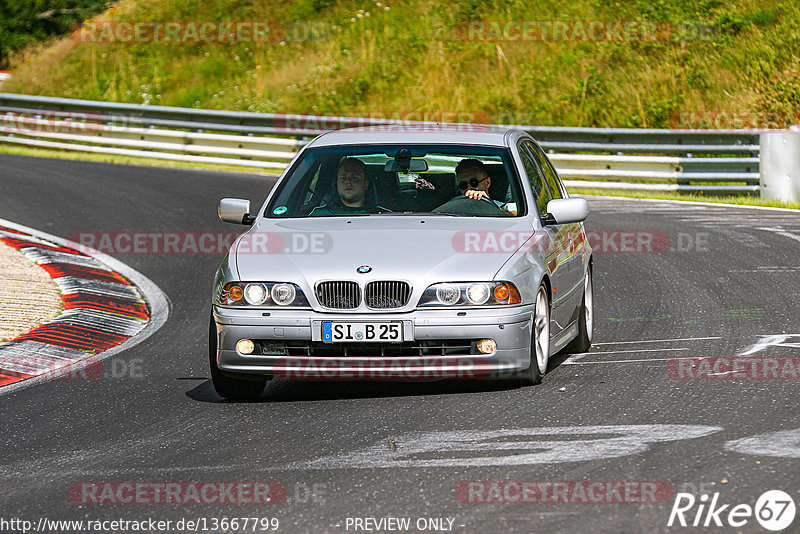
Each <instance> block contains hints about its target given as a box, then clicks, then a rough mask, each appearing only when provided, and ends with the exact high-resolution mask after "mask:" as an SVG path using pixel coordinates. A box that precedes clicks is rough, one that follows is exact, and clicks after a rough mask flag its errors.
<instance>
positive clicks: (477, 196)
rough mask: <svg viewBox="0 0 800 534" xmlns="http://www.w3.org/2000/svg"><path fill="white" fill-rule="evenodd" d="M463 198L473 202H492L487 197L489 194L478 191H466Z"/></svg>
mask: <svg viewBox="0 0 800 534" xmlns="http://www.w3.org/2000/svg"><path fill="white" fill-rule="evenodd" d="M464 196H466V197H467V198H471V199H474V200H480V199H486V200H492V199H491V197H489V193H487V192H486V191H478V190H475V189H468V190H467V191H466V192H465V193H464Z"/></svg>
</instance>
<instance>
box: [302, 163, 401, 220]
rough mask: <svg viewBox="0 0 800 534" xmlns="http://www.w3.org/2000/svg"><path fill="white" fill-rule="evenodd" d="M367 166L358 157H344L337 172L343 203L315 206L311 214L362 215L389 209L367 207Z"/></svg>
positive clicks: (338, 189)
mask: <svg viewBox="0 0 800 534" xmlns="http://www.w3.org/2000/svg"><path fill="white" fill-rule="evenodd" d="M366 170H367V166H366V164H365V163H364V162H363V161H361V160H360V159H357V158H350V157H346V158H342V160H341V161H340V162H339V170H338V171H337V172H336V191H337V193H338V194H339V201H340V203H341V205H337V204H331V205H328V204H324V205H322V206H318V207H316V208H314V209H313V210H312V211H311V213H310V214H309V215H311V216H316V215H349V214H354V215H361V214H368V213H378V212H386V211H389V210H387V209H386V208H382V207H380V206H374V207H367V206H365V205H364V199H365V198H366V195H367V189H369V180H368V179H367V178H366V176H365V174H366Z"/></svg>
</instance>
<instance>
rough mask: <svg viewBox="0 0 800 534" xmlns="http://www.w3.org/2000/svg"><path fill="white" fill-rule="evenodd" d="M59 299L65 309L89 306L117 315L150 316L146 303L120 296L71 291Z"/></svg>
mask: <svg viewBox="0 0 800 534" xmlns="http://www.w3.org/2000/svg"><path fill="white" fill-rule="evenodd" d="M61 300H63V301H64V309H65V310H71V309H74V308H89V309H92V310H99V311H106V312H110V313H116V314H119V315H127V316H128V317H135V318H137V319H149V318H150V312H149V311H148V310H147V304H145V303H144V302H137V301H133V300H130V299H125V298H121V297H109V296H104V295H94V294H91V293H71V294H69V295H62V297H61Z"/></svg>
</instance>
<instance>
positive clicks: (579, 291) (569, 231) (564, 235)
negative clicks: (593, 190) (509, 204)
mask: <svg viewBox="0 0 800 534" xmlns="http://www.w3.org/2000/svg"><path fill="white" fill-rule="evenodd" d="M527 143H528V145H529V146H530V148H531V150H533V151H534V155H535V156H537V161H538V163H539V165H540V167H541V169H542V172H543V174H544V181H545V185H547V188H548V190H549V191H550V195H551V196H552V197H553V198H567V194H566V190H565V189H564V186H563V184H562V183H561V180H560V178H559V177H558V174H557V173H556V170H555V168H554V167H553V165H552V163H550V160H548V159H547V156H545V154H544V151H542V149H541V147H539V145H537V144H536V143H533V142H531V141H527ZM557 228H558V234H559V240H560V241H561V243H560V246H561V248H560V250H561V254H562V256H561V257H560V258H559V261H560V262H561V263H562V264H563V265H564V267H565V269H564V272H563V274H564V277H563V279H562V282H561V284H562V285H563V287H562V288H559V291H562V290H563V292H564V294H563V295H562V296H563V297H564V307H565V309H564V315H565V316H566V317H567V319H566V321H567V323H565V324H564V325H563V326H566V325H567V324H568V323H570V322H572V321H573V320H574V319H576V318H577V310H578V308H579V306H580V304H581V298H582V296H583V266H584V253H585V249H584V246H583V245H584V239H583V229H582V226H581V223H570V224H562V225H559V226H557Z"/></svg>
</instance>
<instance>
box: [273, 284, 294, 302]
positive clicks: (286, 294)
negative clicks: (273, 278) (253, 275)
mask: <svg viewBox="0 0 800 534" xmlns="http://www.w3.org/2000/svg"><path fill="white" fill-rule="evenodd" d="M296 296H297V291H296V290H295V288H294V286H293V285H292V284H275V285H274V286H272V301H273V302H274V303H275V304H277V305H278V306H288V305H289V304H291V303H292V302H294V299H295V297H296Z"/></svg>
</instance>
